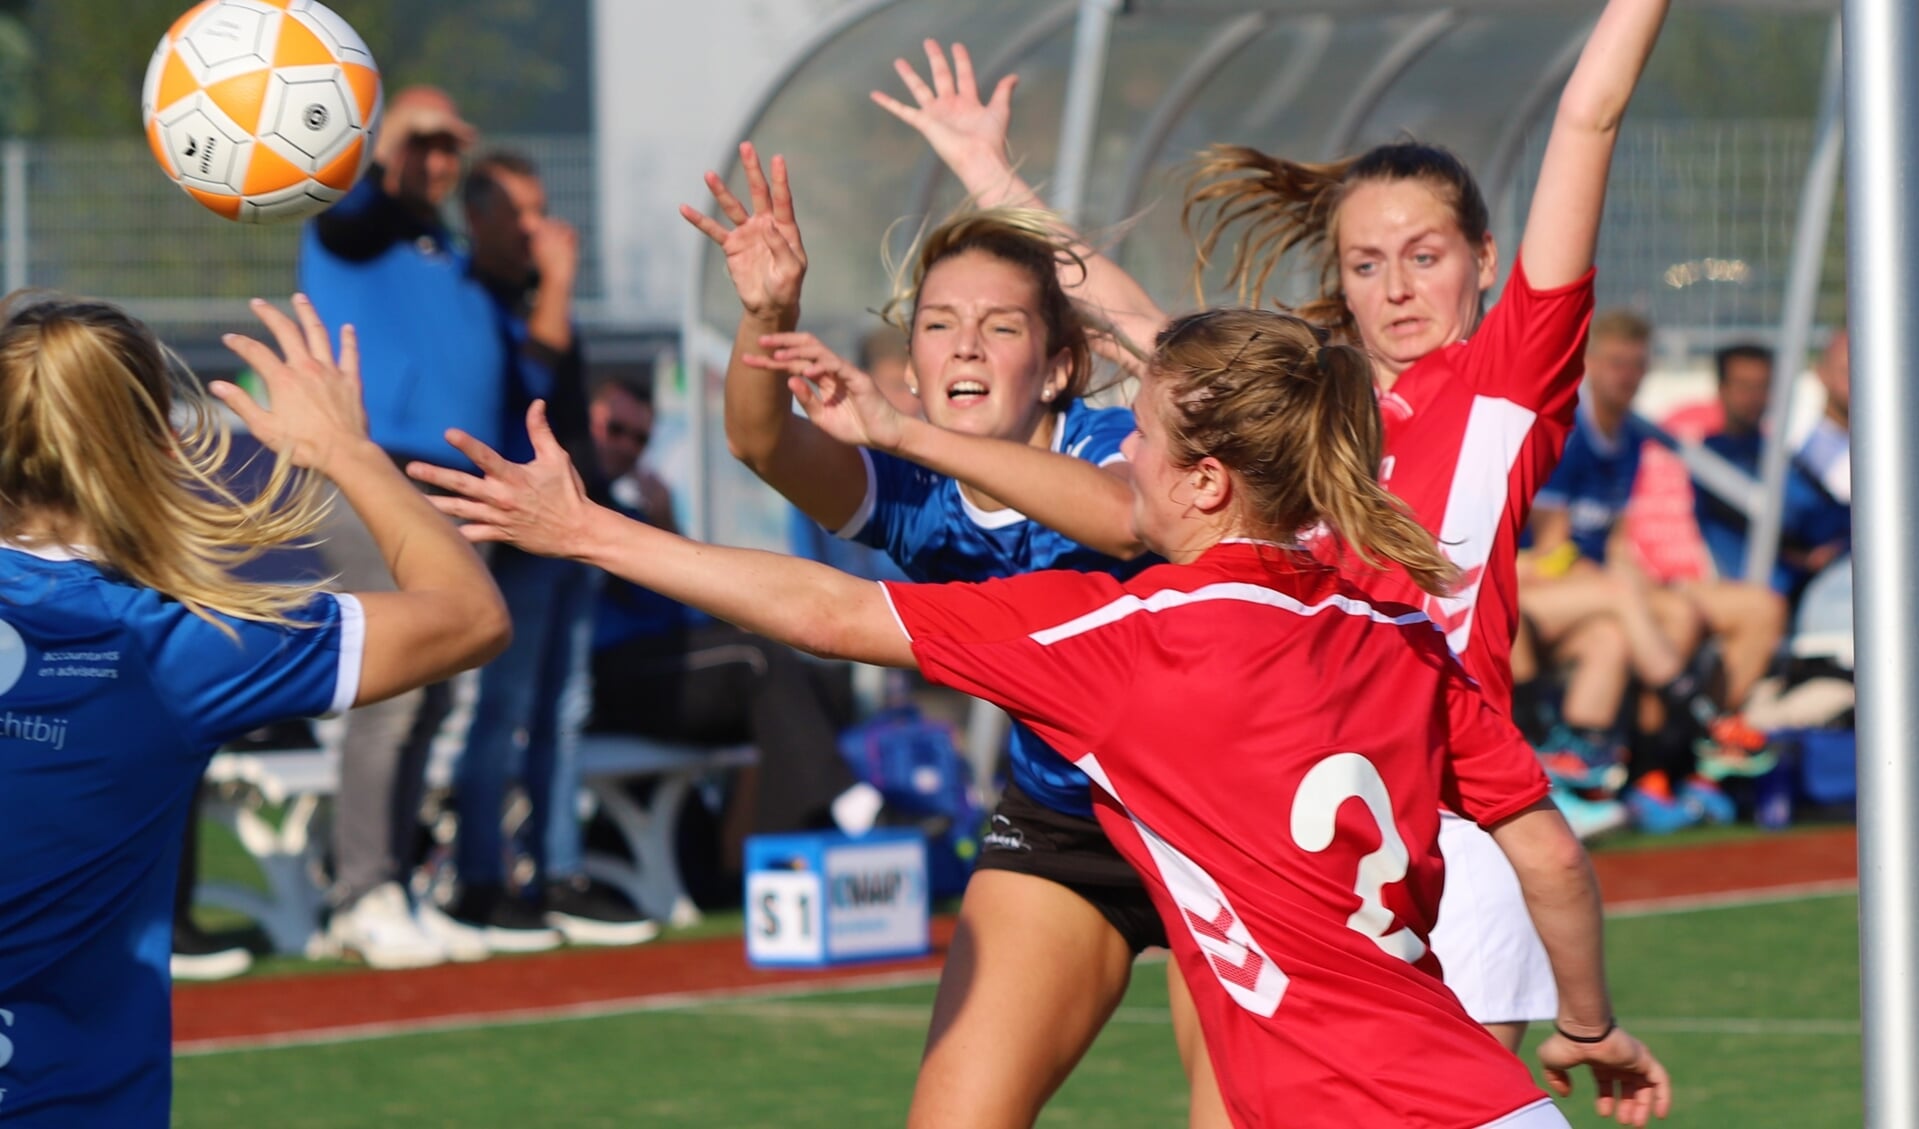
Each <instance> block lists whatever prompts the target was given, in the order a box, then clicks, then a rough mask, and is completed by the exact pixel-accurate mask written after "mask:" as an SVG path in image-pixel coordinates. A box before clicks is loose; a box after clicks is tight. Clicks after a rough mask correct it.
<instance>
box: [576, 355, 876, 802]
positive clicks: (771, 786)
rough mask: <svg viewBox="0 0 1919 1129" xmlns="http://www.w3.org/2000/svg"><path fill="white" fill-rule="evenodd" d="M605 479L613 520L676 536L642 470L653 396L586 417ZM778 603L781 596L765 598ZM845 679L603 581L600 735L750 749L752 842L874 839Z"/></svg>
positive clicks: (665, 499) (661, 491)
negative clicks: (841, 740) (810, 832)
mask: <svg viewBox="0 0 1919 1129" xmlns="http://www.w3.org/2000/svg"><path fill="white" fill-rule="evenodd" d="M590 420H591V428H592V434H593V439H594V442H595V445H596V447H597V450H598V455H599V460H600V469H601V471H602V472H603V473H604V474H605V475H606V477H607V478H608V479H609V480H610V481H612V483H613V487H612V496H613V502H614V505H615V507H616V508H618V509H619V510H621V511H622V512H624V513H626V514H627V515H628V516H630V517H633V518H635V519H637V520H640V521H644V522H647V523H649V524H652V525H656V526H659V527H661V528H664V529H673V528H675V524H674V520H673V500H672V497H671V496H670V494H669V493H668V491H667V488H666V486H665V484H664V483H662V482H661V481H660V480H659V478H658V477H656V476H655V475H654V474H653V473H652V472H651V471H650V470H648V469H646V468H645V467H644V466H643V465H641V463H640V456H641V455H642V454H644V452H645V450H646V445H647V442H648V440H649V439H650V438H651V437H652V432H653V402H652V394H651V391H650V390H649V389H647V388H645V387H642V386H639V385H636V384H632V383H628V382H624V381H607V382H605V383H603V384H601V385H600V386H599V387H598V388H596V389H595V390H594V394H593V400H592V404H591V406H590ZM767 598H768V599H777V598H778V594H777V593H768V597H767ZM845 680H846V669H845V667H843V666H829V665H827V664H823V663H818V662H814V661H812V660H810V659H807V658H804V657H803V656H801V655H800V654H799V652H797V651H795V650H793V649H792V648H790V647H787V646H785V645H783V644H779V643H774V642H772V641H770V640H767V639H763V638H761V637H759V636H757V635H750V634H748V633H746V632H744V631H741V630H739V629H738V628H735V627H731V626H729V625H727V624H723V623H720V622H718V621H716V620H712V619H709V618H707V617H706V616H704V615H701V614H699V613H697V612H695V611H693V610H692V609H690V608H687V607H686V606H685V605H683V604H680V603H676V602H675V601H672V600H669V599H667V598H665V597H663V596H659V595H656V594H654V593H652V592H649V591H647V590H646V589H644V588H639V587H636V586H634V585H632V584H629V583H626V582H625V581H621V580H617V579H614V578H612V577H608V578H607V582H606V587H605V589H604V590H603V591H602V593H601V596H600V602H599V609H598V612H597V615H596V618H595V623H594V639H593V687H594V693H593V727H594V728H595V729H600V730H616V731H619V732H627V733H636V734H639V735H640V736H643V737H653V738H657V739H660V740H668V741H692V742H698V743H707V744H723V743H735V742H749V741H750V742H752V743H753V744H754V745H756V746H758V748H759V750H760V763H759V769H758V777H757V785H756V786H755V788H754V790H753V792H754V794H753V795H752V796H751V797H750V798H749V802H750V803H751V804H752V817H751V819H750V821H749V823H750V825H751V826H752V828H753V829H754V830H755V831H759V832H774V831H794V830H801V829H807V828H826V827H837V828H838V829H840V830H842V831H845V832H847V833H849V834H860V833H862V832H865V831H868V830H870V829H872V827H873V826H874V824H875V822H876V821H877V820H878V819H879V816H880V808H881V806H882V805H881V798H880V793H879V791H878V790H877V789H875V788H873V786H872V785H870V784H866V783H864V782H862V781H859V780H858V779H857V778H855V777H854V775H853V771H852V769H851V768H849V767H848V766H847V764H846V761H845V760H844V759H843V758H842V757H841V756H840V753H839V748H838V737H839V731H840V729H841V728H842V727H843V726H844V725H845V724H846V723H847V722H848V721H850V720H851V719H850V717H848V716H847V714H848V712H850V711H849V710H847V709H845V708H839V707H836V705H835V702H836V701H837V702H845V701H847V700H848V699H849V698H850V694H848V693H847V692H846V691H845V690H844V687H843V686H835V685H833V683H835V682H838V683H842V684H843V683H844V682H845Z"/></svg>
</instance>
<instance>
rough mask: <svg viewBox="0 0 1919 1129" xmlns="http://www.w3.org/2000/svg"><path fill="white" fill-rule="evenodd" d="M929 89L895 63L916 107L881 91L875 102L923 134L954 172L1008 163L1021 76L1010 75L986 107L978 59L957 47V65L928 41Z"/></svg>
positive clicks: (907, 67) (899, 62)
mask: <svg viewBox="0 0 1919 1129" xmlns="http://www.w3.org/2000/svg"><path fill="white" fill-rule="evenodd" d="M925 46H926V70H927V74H928V76H929V77H930V78H931V79H932V85H930V86H929V85H927V84H926V82H924V81H922V80H921V78H920V76H919V75H918V74H917V73H916V72H915V71H914V70H913V65H912V64H911V63H908V62H907V61H906V60H905V59H895V60H893V69H894V70H895V71H897V72H898V73H899V76H900V81H902V82H904V83H905V84H906V89H907V92H908V93H910V94H911V95H912V96H913V101H914V103H915V105H912V106H908V105H906V104H905V103H903V102H900V101H898V100H897V99H895V98H892V97H890V96H888V95H886V94H883V93H881V92H880V91H877V90H875V91H873V95H872V97H873V101H874V102H876V103H878V104H879V105H880V106H881V107H882V108H883V109H885V110H886V111H887V112H888V113H890V114H892V115H893V116H894V117H896V118H898V119H900V120H901V121H903V122H905V123H906V124H907V125H910V126H912V127H913V128H914V129H917V130H919V131H920V134H921V136H923V137H925V138H926V142H927V144H929V145H931V146H932V147H933V152H935V153H937V154H939V158H940V160H942V161H944V162H946V164H947V165H948V166H949V167H951V168H953V169H956V170H957V169H964V168H968V167H978V166H981V165H986V166H989V167H991V166H996V165H1002V164H1004V163H1005V160H1006V133H1007V129H1008V127H1009V126H1010V124H1011V122H1012V117H1013V88H1014V87H1015V86H1017V85H1019V76H1017V75H1007V76H1006V77H1005V78H1002V79H1000V80H999V84H998V85H997V86H995V87H994V88H993V96H992V98H991V99H990V100H988V101H985V102H981V101H980V97H979V81H978V80H977V79H976V78H975V77H974V75H973V58H972V56H971V55H969V54H968V53H967V51H966V47H965V45H964V44H960V43H955V44H953V61H952V63H951V65H948V63H947V61H946V53H945V52H944V51H943V50H941V48H940V45H939V43H938V41H936V40H932V39H929V40H927V41H926V44H925Z"/></svg>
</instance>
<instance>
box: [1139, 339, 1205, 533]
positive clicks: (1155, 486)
mask: <svg viewBox="0 0 1919 1129" xmlns="http://www.w3.org/2000/svg"><path fill="white" fill-rule="evenodd" d="M1171 396H1172V393H1171V389H1170V388H1169V387H1168V385H1167V382H1166V380H1165V378H1163V377H1161V376H1158V375H1156V374H1155V373H1153V372H1152V371H1151V370H1150V369H1149V370H1148V371H1147V372H1146V374H1145V375H1144V376H1142V377H1141V378H1140V382H1139V395H1138V396H1137V397H1135V398H1134V400H1133V424H1134V427H1133V433H1132V434H1131V435H1129V436H1127V437H1126V442H1125V443H1123V444H1121V446H1120V451H1121V453H1122V454H1124V455H1125V456H1126V461H1127V463H1128V465H1129V466H1130V467H1131V468H1132V473H1133V534H1134V536H1136V537H1138V538H1139V539H1140V541H1142V542H1143V543H1144V544H1145V545H1146V547H1147V548H1149V549H1151V550H1152V551H1153V552H1155V553H1158V554H1159V555H1160V556H1162V557H1165V558H1166V559H1167V560H1169V561H1173V562H1175V563H1182V562H1184V561H1188V560H1191V559H1192V558H1193V557H1195V556H1198V555H1199V552H1201V551H1203V550H1204V549H1205V548H1207V547H1208V546H1210V545H1211V544H1212V542H1213V541H1217V540H1218V537H1217V536H1216V535H1213V536H1211V537H1210V538H1209V536H1208V532H1209V529H1210V524H1211V523H1209V522H1205V521H1203V519H1201V518H1200V517H1199V515H1198V512H1197V510H1196V509H1195V506H1194V501H1195V496H1196V491H1195V489H1194V483H1193V473H1192V468H1190V467H1182V466H1178V465H1176V464H1175V462H1174V460H1173V454H1172V449H1171V445H1170V442H1169V440H1170V436H1169V435H1168V434H1167V430H1166V425H1165V422H1164V421H1165V420H1166V419H1167V418H1168V416H1170V414H1171V413H1172V407H1173V405H1172V400H1171Z"/></svg>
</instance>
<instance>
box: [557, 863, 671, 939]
mask: <svg viewBox="0 0 1919 1129" xmlns="http://www.w3.org/2000/svg"><path fill="white" fill-rule="evenodd" d="M541 908H542V909H543V910H544V911H545V919H546V923H547V924H548V925H551V926H553V927H554V928H555V929H558V930H559V931H560V932H561V933H562V934H564V935H565V936H566V939H567V941H569V942H570V943H572V944H575V945H638V944H642V943H644V942H647V941H651V940H652V939H653V938H655V937H657V936H659V935H660V926H659V923H658V922H655V921H652V920H649V919H648V918H647V917H646V915H645V914H642V913H641V912H639V911H638V910H636V909H634V908H633V905H632V903H630V902H628V901H627V900H626V899H625V898H623V897H621V896H620V895H619V894H617V893H615V892H614V891H613V890H612V889H611V888H609V887H607V886H605V885H603V884H601V883H598V882H594V881H592V880H591V879H589V878H587V877H586V876H585V875H583V874H580V875H575V876H573V877H572V878H566V879H561V880H560V881H557V882H549V883H547V886H546V897H545V900H544V902H543V904H542V907H541Z"/></svg>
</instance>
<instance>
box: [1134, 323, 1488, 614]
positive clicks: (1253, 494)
mask: <svg viewBox="0 0 1919 1129" xmlns="http://www.w3.org/2000/svg"><path fill="white" fill-rule="evenodd" d="M1324 341H1325V331H1324V330H1321V329H1318V328H1316V327H1314V326H1313V325H1311V324H1309V323H1308V322H1306V321H1305V320H1303V319H1301V318H1299V317H1296V316H1293V315H1291V314H1282V313H1276V312H1273V311H1268V310H1251V309H1230V310H1208V311H1205V312H1204V313H1198V314H1192V315H1189V316H1187V317H1183V318H1179V319H1177V320H1175V321H1174V322H1173V323H1172V324H1171V325H1169V326H1168V327H1167V328H1166V329H1165V331H1164V332H1162V333H1161V334H1160V339H1159V347H1158V348H1157V350H1155V352H1154V356H1153V361H1152V372H1153V374H1154V376H1155V377H1156V378H1157V379H1161V380H1165V381H1166V382H1167V383H1168V386H1169V389H1168V390H1169V393H1170V396H1169V399H1170V401H1171V403H1172V404H1173V405H1174V407H1173V415H1174V418H1173V419H1170V420H1166V421H1163V422H1164V424H1165V426H1166V428H1167V431H1168V434H1169V437H1170V440H1171V445H1172V448H1173V449H1172V457H1173V459H1174V461H1175V462H1177V463H1178V464H1179V465H1181V466H1191V465H1193V464H1194V463H1197V462H1198V461H1199V460H1200V459H1202V458H1205V457H1207V456H1211V457H1213V458H1215V459H1218V460H1219V462H1220V463H1221V464H1222V465H1223V466H1225V467H1226V468H1227V469H1228V470H1230V471H1232V472H1233V473H1234V475H1235V476H1236V477H1237V479H1238V482H1239V489H1240V490H1241V491H1243V497H1244V503H1243V504H1244V505H1245V506H1246V507H1247V517H1248V518H1249V519H1250V521H1251V523H1252V524H1254V525H1255V526H1258V527H1261V528H1263V529H1264V530H1265V531H1267V532H1269V533H1272V534H1275V535H1277V536H1279V537H1281V538H1286V539H1291V538H1293V537H1297V536H1299V535H1300V534H1301V533H1303V532H1304V531H1306V530H1308V529H1311V528H1313V527H1315V526H1318V525H1325V526H1326V527H1327V528H1328V529H1330V530H1331V531H1332V533H1333V534H1334V535H1335V536H1336V537H1338V538H1339V539H1340V540H1341V541H1342V542H1344V543H1345V544H1346V545H1347V546H1348V547H1349V548H1350V549H1351V550H1352V551H1353V553H1354V554H1355V555H1357V556H1358V557H1359V559H1361V560H1362V561H1365V562H1366V563H1367V564H1369V565H1373V566H1375V567H1379V566H1381V562H1384V563H1385V564H1390V565H1398V566H1399V567H1400V568H1403V569H1405V570H1406V573H1407V575H1408V576H1410V577H1411V578H1412V580H1413V582H1414V583H1415V584H1417V585H1419V587H1420V588H1422V589H1424V590H1425V591H1427V592H1431V593H1433V594H1434V595H1445V594H1446V593H1447V592H1449V591H1450V590H1451V588H1452V586H1453V585H1454V584H1456V583H1457V582H1458V580H1459V569H1458V568H1457V567H1456V566H1455V565H1454V564H1453V563H1452V562H1451V561H1449V560H1447V559H1446V556H1445V554H1444V553H1442V552H1440V550H1439V545H1438V543H1437V542H1436V541H1435V540H1434V539H1433V535H1432V533H1430V532H1429V531H1427V530H1426V529H1425V528H1424V527H1422V526H1421V525H1420V524H1419V523H1418V522H1417V521H1415V520H1414V519H1413V517H1412V515H1411V514H1410V513H1408V512H1407V510H1406V505H1405V503H1404V502H1401V501H1400V500H1399V499H1398V498H1396V497H1394V496H1393V495H1392V494H1390V493H1388V492H1387V490H1386V488H1385V487H1384V486H1381V485H1380V484H1379V461H1380V454H1381V443H1382V440H1381V428H1380V422H1379V407H1378V404H1377V402H1376V401H1375V399H1374V393H1373V377H1372V368H1371V364H1370V362H1368V361H1367V359H1366V355H1365V354H1364V353H1362V352H1360V351H1359V350H1358V349H1356V348H1354V347H1352V346H1350V345H1328V344H1325V343H1324Z"/></svg>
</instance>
